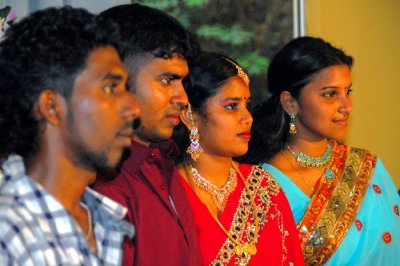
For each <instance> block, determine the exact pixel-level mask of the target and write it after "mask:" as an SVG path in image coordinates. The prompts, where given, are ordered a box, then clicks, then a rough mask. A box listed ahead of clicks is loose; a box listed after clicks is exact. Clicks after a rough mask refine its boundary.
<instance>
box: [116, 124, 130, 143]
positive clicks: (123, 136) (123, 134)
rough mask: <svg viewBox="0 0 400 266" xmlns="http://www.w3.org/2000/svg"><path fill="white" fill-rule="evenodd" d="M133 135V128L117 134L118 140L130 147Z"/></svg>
mask: <svg viewBox="0 0 400 266" xmlns="http://www.w3.org/2000/svg"><path fill="white" fill-rule="evenodd" d="M132 135H133V130H132V127H131V126H130V128H129V129H126V130H123V131H121V132H119V133H118V134H117V136H118V138H119V139H121V140H123V141H124V144H125V146H130V144H131V140H132Z"/></svg>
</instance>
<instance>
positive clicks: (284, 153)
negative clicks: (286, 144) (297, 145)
mask: <svg viewBox="0 0 400 266" xmlns="http://www.w3.org/2000/svg"><path fill="white" fill-rule="evenodd" d="M282 153H283V157H285V159H286V160H287V161H288V163H289V165H290V167H291V168H292V170H293V171H294V172H295V173H296V174H297V175H298V176H299V177H300V178H301V180H302V181H303V183H304V184H306V186H307V188H308V189H310V190H311V194H312V193H314V186H313V185H310V183H308V181H307V179H305V178H304V177H303V176H302V175H300V173H299V172H298V171H297V170H296V168H294V166H293V164H292V162H291V161H290V160H289V158H288V157H287V155H286V152H285V151H282Z"/></svg>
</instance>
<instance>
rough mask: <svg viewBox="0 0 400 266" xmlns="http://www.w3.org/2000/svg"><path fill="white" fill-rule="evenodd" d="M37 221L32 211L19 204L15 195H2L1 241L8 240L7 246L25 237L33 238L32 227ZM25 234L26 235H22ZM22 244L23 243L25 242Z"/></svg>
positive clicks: (0, 201) (0, 211)
mask: <svg viewBox="0 0 400 266" xmlns="http://www.w3.org/2000/svg"><path fill="white" fill-rule="evenodd" d="M36 223H37V220H36V218H35V216H34V215H33V214H32V212H30V211H29V210H28V209H27V208H25V207H24V206H21V205H20V204H18V203H17V202H16V201H15V200H14V198H13V197H10V196H4V195H3V196H1V197H0V241H6V242H7V246H10V245H13V244H16V242H15V241H17V242H18V240H21V239H23V238H25V237H28V239H30V240H33V238H34V235H33V231H32V230H31V229H32V228H34V227H35V226H36ZM23 235H25V237H22V236H23ZM14 238H15V240H13V239H14ZM20 245H23V242H21V243H20Z"/></svg>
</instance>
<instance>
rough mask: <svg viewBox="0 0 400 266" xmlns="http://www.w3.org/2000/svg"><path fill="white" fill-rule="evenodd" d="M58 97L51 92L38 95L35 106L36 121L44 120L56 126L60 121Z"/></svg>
mask: <svg viewBox="0 0 400 266" xmlns="http://www.w3.org/2000/svg"><path fill="white" fill-rule="evenodd" d="M59 101H60V97H57V94H56V93H55V92H54V91H52V90H44V91H42V92H41V93H40V95H39V98H38V100H37V102H36V106H35V113H36V114H35V115H36V117H37V119H38V120H42V119H43V120H46V121H47V122H49V123H50V124H53V125H58V124H59V123H60V121H61V107H60V102H59Z"/></svg>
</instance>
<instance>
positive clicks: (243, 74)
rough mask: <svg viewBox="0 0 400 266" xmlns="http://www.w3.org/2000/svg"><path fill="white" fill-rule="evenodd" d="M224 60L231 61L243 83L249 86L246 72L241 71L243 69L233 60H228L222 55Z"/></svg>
mask: <svg viewBox="0 0 400 266" xmlns="http://www.w3.org/2000/svg"><path fill="white" fill-rule="evenodd" d="M224 58H225V60H226V61H228V62H229V63H231V64H232V65H234V66H235V67H236V69H237V71H238V74H237V75H238V76H239V77H240V78H241V79H242V80H243V81H244V83H246V85H247V86H249V84H250V79H249V76H247V74H246V72H244V71H243V69H242V68H241V67H240V66H239V65H238V64H236V63H235V62H233V61H232V60H230V59H229V58H226V57H224Z"/></svg>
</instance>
